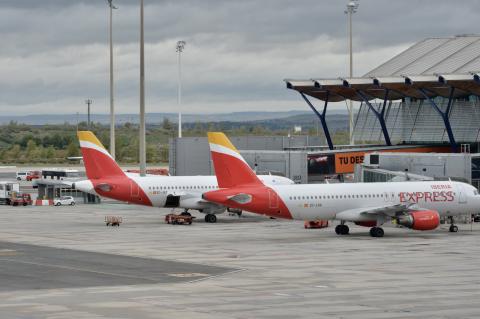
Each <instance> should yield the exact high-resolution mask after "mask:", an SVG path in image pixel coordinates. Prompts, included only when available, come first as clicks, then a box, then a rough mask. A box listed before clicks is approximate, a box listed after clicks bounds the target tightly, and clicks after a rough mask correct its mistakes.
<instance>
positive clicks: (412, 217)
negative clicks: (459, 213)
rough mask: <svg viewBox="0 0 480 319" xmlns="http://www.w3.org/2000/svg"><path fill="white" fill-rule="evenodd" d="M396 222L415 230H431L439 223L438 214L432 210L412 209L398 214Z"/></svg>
mask: <svg viewBox="0 0 480 319" xmlns="http://www.w3.org/2000/svg"><path fill="white" fill-rule="evenodd" d="M397 224H399V225H402V226H405V227H407V228H411V229H415V230H432V229H435V228H437V227H438V225H440V215H439V214H438V212H436V211H434V210H420V211H414V212H411V213H408V214H405V215H402V216H398V217H397Z"/></svg>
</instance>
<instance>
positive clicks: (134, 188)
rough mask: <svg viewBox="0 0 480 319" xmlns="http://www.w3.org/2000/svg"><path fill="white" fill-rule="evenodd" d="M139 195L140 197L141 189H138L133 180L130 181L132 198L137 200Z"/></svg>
mask: <svg viewBox="0 0 480 319" xmlns="http://www.w3.org/2000/svg"><path fill="white" fill-rule="evenodd" d="M139 195H140V189H139V187H138V184H137V183H135V182H134V181H132V180H131V181H130V196H132V198H137V197H138V196H139Z"/></svg>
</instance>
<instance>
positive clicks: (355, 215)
mask: <svg viewBox="0 0 480 319" xmlns="http://www.w3.org/2000/svg"><path fill="white" fill-rule="evenodd" d="M413 210H418V208H417V207H416V206H415V205H404V204H396V205H385V206H377V207H359V208H353V209H347V210H344V211H342V212H340V213H338V214H337V215H336V218H337V219H341V220H348V221H354V222H356V221H358V222H361V221H371V220H372V219H376V218H377V217H379V216H381V217H395V216H397V215H399V214H404V213H406V212H409V211H413Z"/></svg>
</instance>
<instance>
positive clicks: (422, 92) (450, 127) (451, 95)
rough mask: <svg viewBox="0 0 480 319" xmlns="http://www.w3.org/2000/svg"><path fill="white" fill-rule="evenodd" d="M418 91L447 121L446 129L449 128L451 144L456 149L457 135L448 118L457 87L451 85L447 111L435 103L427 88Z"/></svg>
mask: <svg viewBox="0 0 480 319" xmlns="http://www.w3.org/2000/svg"><path fill="white" fill-rule="evenodd" d="M418 91H419V92H420V93H421V94H422V95H423V96H424V97H425V99H427V100H428V101H429V102H430V105H431V106H432V107H433V108H434V110H435V111H437V113H438V114H440V116H441V117H442V120H443V123H445V129H446V130H447V134H448V139H449V140H450V145H451V146H452V149H453V151H456V149H457V143H456V142H455V137H454V136H453V130H452V126H451V125H450V119H449V118H448V117H449V113H450V109H451V108H452V102H453V93H454V92H455V88H454V87H450V95H449V97H448V104H447V109H446V110H445V112H442V110H441V109H440V108H439V107H438V105H437V104H436V103H435V101H434V100H433V99H432V98H431V97H429V96H428V94H427V93H426V91H425V89H422V88H419V89H418Z"/></svg>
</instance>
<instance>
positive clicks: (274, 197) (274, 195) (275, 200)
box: [268, 189, 278, 208]
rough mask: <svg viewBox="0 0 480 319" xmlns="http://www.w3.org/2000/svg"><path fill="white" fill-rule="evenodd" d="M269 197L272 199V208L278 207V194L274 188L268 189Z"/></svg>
mask: <svg viewBox="0 0 480 319" xmlns="http://www.w3.org/2000/svg"><path fill="white" fill-rule="evenodd" d="M268 198H269V200H270V208H278V195H277V193H275V192H274V191H273V190H271V189H269V190H268Z"/></svg>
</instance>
